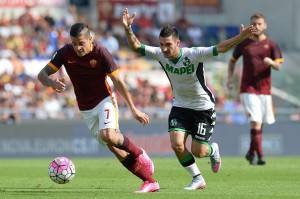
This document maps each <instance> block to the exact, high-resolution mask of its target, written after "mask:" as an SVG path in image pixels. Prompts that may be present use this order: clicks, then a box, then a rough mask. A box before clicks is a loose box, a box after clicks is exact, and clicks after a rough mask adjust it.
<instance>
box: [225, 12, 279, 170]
mask: <svg viewBox="0 0 300 199" xmlns="http://www.w3.org/2000/svg"><path fill="white" fill-rule="evenodd" d="M250 22H251V24H252V25H253V26H255V27H256V28H257V30H258V31H257V33H256V34H254V36H253V37H252V38H249V39H247V40H245V41H243V42H242V43H240V44H239V45H237V46H236V48H235V49H234V52H233V55H232V58H231V59H230V61H229V67H228V82H227V86H228V88H229V89H231V88H232V76H233V72H234V67H235V64H236V61H237V59H238V58H239V57H240V56H243V74H242V80H241V86H240V94H241V101H242V103H243V106H244V109H245V111H246V113H247V116H249V118H250V127H251V130H250V138H251V141H250V147H249V151H248V152H247V154H246V159H247V160H248V161H249V163H250V164H255V163H254V158H255V152H256V154H257V158H258V159H257V164H258V165H265V164H266V161H265V160H264V158H263V157H264V156H263V149H262V126H263V123H267V124H272V123H274V122H275V117H274V110H273V104H272V96H271V69H274V70H279V69H280V66H281V63H282V62H283V58H282V55H281V51H280V49H279V47H278V46H277V44H276V43H275V42H274V41H272V40H271V39H269V38H268V37H267V35H266V33H265V31H266V29H267V23H266V19H265V17H264V15H263V14H262V13H255V14H254V15H252V16H251V18H250Z"/></svg>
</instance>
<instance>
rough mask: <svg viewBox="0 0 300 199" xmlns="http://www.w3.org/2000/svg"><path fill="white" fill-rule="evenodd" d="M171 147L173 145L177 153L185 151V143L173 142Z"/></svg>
mask: <svg viewBox="0 0 300 199" xmlns="http://www.w3.org/2000/svg"><path fill="white" fill-rule="evenodd" d="M171 147H172V149H173V151H175V152H177V153H183V152H184V144H181V143H172V144H171Z"/></svg>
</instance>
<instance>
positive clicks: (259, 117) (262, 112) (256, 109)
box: [241, 93, 275, 124]
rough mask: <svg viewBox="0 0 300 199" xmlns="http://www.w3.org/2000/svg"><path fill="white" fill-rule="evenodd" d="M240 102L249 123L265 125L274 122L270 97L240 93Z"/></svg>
mask: <svg viewBox="0 0 300 199" xmlns="http://www.w3.org/2000/svg"><path fill="white" fill-rule="evenodd" d="M241 101H242V104H243V106H244V109H245V111H246V114H247V116H248V117H249V119H250V121H252V122H260V123H267V124H272V123H274V122H275V116H274V110H273V103H272V96H271V95H257V94H253V93H242V94H241Z"/></svg>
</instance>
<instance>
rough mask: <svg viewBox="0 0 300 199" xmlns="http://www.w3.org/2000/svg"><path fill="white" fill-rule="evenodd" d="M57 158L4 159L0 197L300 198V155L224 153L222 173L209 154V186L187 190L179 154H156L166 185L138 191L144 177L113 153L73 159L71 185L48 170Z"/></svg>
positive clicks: (158, 176)
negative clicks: (254, 160)
mask: <svg viewBox="0 0 300 199" xmlns="http://www.w3.org/2000/svg"><path fill="white" fill-rule="evenodd" d="M51 160H52V158H48V159H46V158H44V159H0V198H1V199H6V198H9V199H10V198H11V199H18V198H20V199H21V198H22V199H27V198H38V199H44V198H51V199H56V198H57V199H58V198H62V199H69V198H70V199H93V198H97V199H105V198H107V199H122V198H130V199H132V198H145V199H150V198H155V199H160V198H161V199H185V198H187V199H192V198H197V199H215V198H220V199H229V198H232V199H292V198H293V199H299V198H300V158H299V157H268V158H267V165H266V166H250V165H248V164H247V162H246V161H245V160H244V159H243V158H242V157H234V158H232V157H224V158H223V165H222V169H221V171H220V173H218V174H214V173H212V172H211V170H210V165H209V164H208V160H209V159H208V158H206V159H201V160H197V163H198V166H199V167H200V169H201V171H202V174H203V175H204V177H205V179H206V182H207V188H206V189H205V190H203V191H199V190H197V191H185V190H183V187H184V186H185V185H186V184H188V183H189V182H190V180H191V179H190V177H189V176H188V174H187V173H186V171H185V170H184V169H182V168H181V166H180V165H179V163H178V162H177V160H176V159H175V158H154V163H155V167H156V172H155V178H156V179H157V180H158V181H159V183H160V186H161V190H160V192H157V193H148V194H135V193H133V191H134V190H137V189H138V187H139V185H140V183H141V181H140V180H139V179H138V178H136V177H135V176H133V175H131V174H130V173H129V172H127V170H126V169H125V168H123V167H122V166H121V165H120V163H119V162H118V161H117V160H116V159H112V158H99V159H97V158H72V160H73V162H74V163H75V166H76V176H75V178H74V179H73V181H72V182H70V183H69V184H65V185H59V184H55V183H54V182H52V181H51V180H50V178H49V177H48V174H47V168H48V164H49V163H50V161H51Z"/></svg>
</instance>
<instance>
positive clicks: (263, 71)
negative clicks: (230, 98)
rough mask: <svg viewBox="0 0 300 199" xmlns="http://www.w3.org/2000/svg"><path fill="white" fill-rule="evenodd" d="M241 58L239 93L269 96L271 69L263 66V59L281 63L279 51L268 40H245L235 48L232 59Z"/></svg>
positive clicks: (274, 44)
mask: <svg viewBox="0 0 300 199" xmlns="http://www.w3.org/2000/svg"><path fill="white" fill-rule="evenodd" d="M240 56H243V74H242V80H241V87H240V92H241V93H256V94H267V95H269V94H271V84H272V82H271V67H270V66H268V65H267V64H264V61H263V60H264V58H265V57H269V58H271V59H272V60H275V61H276V62H283V59H282V55H281V51H280V49H279V47H278V46H277V44H276V43H275V42H273V41H272V40H270V39H268V38H267V39H265V40H263V41H255V40H252V39H246V40H245V41H243V42H242V43H240V44H239V45H237V46H236V48H235V49H234V51H233V58H234V59H238V58H239V57H240Z"/></svg>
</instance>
